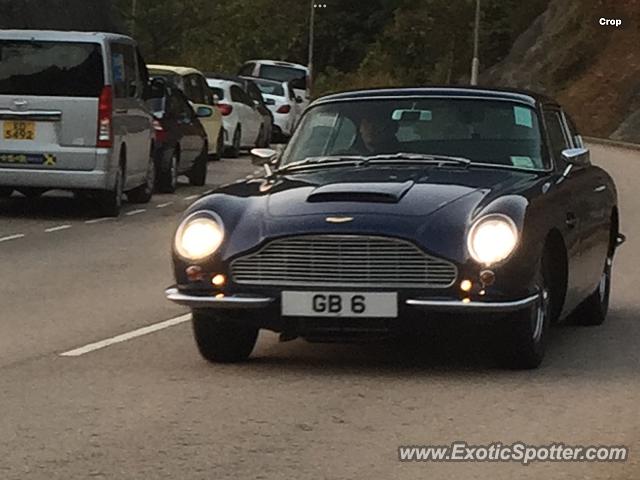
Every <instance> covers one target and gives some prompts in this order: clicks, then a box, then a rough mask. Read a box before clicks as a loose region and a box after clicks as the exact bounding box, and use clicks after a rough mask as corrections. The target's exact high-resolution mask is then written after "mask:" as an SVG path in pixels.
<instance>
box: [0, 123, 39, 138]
mask: <svg viewBox="0 0 640 480" xmlns="http://www.w3.org/2000/svg"><path fill="white" fill-rule="evenodd" d="M3 130H4V139H5V140H34V139H35V138H36V122H22V121H8V122H4V129H3Z"/></svg>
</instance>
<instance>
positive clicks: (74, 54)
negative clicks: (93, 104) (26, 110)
mask: <svg viewBox="0 0 640 480" xmlns="http://www.w3.org/2000/svg"><path fill="white" fill-rule="evenodd" d="M103 86H104V68H103V61H102V49H101V47H100V45H99V44H97V43H86V42H82V43H80V42H77V43H76V42H43V41H30V40H0V95H39V96H52V97H99V96H100V92H101V90H102V87H103Z"/></svg>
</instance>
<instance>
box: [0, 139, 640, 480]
mask: <svg viewBox="0 0 640 480" xmlns="http://www.w3.org/2000/svg"><path fill="white" fill-rule="evenodd" d="M593 157H594V160H595V161H596V162H597V163H600V164H602V165H604V166H605V167H606V168H607V169H609V170H610V171H611V172H612V174H613V175H614V176H615V178H616V181H617V183H618V187H619V191H620V198H621V222H622V230H623V232H624V233H626V234H627V236H628V242H627V244H625V246H624V248H623V249H622V250H621V251H620V254H619V256H618V257H617V258H616V263H615V276H614V285H613V294H612V302H611V311H610V315H609V319H608V321H607V323H606V324H605V325H604V326H602V327H594V328H585V327H575V326H562V327H558V328H555V329H553V331H552V335H551V341H550V347H549V351H548V356H547V358H546V360H545V362H544V364H543V366H542V368H540V369H539V370H535V371H526V372H514V371H504V370H500V369H497V368H495V366H493V365H492V363H491V360H490V357H489V356H488V355H487V354H486V352H485V349H484V348H483V347H482V345H481V343H482V342H476V341H475V340H474V339H475V338H476V336H475V334H474V333H472V332H462V334H461V335H460V336H459V338H458V336H456V338H452V337H446V335H447V334H446V333H444V334H443V335H445V338H438V336H436V337H435V338H432V339H429V338H427V339H425V340H424V344H423V345H422V347H421V348H420V349H415V348H414V349H409V350H407V351H402V352H398V351H395V350H394V349H393V348H390V347H389V346H388V345H387V346H383V345H370V346H353V345H310V344H307V343H305V342H303V341H294V342H291V343H284V344H281V343H278V342H277V338H276V336H275V335H273V334H268V333H262V334H261V337H260V340H259V343H258V347H257V349H256V350H255V351H254V355H253V357H252V360H251V361H250V362H248V363H246V364H243V365H223V366H212V365H209V364H207V363H206V362H204V360H202V359H201V358H200V357H199V355H198V354H197V352H196V349H195V346H194V342H193V340H192V337H191V331H190V324H189V322H188V316H185V313H186V310H185V309H184V308H181V307H177V306H175V305H172V304H170V303H168V302H167V301H165V299H164V296H163V289H164V287H165V286H168V285H170V284H171V282H172V278H171V269H170V261H169V247H170V242H171V238H172V234H173V230H174V228H175V224H176V219H177V217H178V215H179V213H180V212H181V211H182V210H183V209H184V208H185V207H186V206H187V205H188V204H189V202H190V201H191V200H193V196H194V195H198V194H200V193H201V192H202V191H204V190H205V189H203V188H193V187H188V186H186V185H185V186H182V187H181V188H179V190H178V192H177V194H175V195H158V196H156V197H155V198H154V200H153V201H152V203H151V204H149V205H145V206H142V207H137V206H132V205H129V206H127V208H126V213H125V214H124V215H123V216H122V218H120V219H118V220H104V219H99V218H96V217H95V214H94V213H93V212H92V211H91V209H90V208H87V207H86V206H85V205H81V204H79V203H78V202H76V201H74V200H73V199H71V198H70V197H59V196H58V197H44V198H42V199H39V200H36V201H27V200H25V199H23V198H19V197H17V196H16V197H15V198H12V199H10V200H8V201H0V272H1V274H0V299H1V304H0V432H1V433H0V479H2V480H12V479H47V480H50V479H64V480H69V479H76V478H78V479H87V478H109V479H118V480H130V479H145V480H146V479H165V478H166V479H181V480H183V479H185V480H186V479H216V480H221V479H233V480H240V479H243V480H244V479H278V480H281V479H288V478H295V479H297V480H303V479H309V480H311V479H313V480H317V479H324V478H327V479H340V480H343V479H420V480H423V479H435V478H452V479H461V478H464V479H476V478H477V479H492V480H496V479H510V480H511V479H514V478H518V479H521V478H522V479H536V480H538V479H541V478H547V479H554V480H555V479H586V478H589V479H605V478H606V479H616V480H627V479H628V480H632V479H633V480H635V479H638V478H640V457H639V456H638V455H640V454H639V453H638V452H640V416H639V415H638V413H639V412H640V376H639V375H638V373H639V367H640V348H638V346H639V345H640V322H639V321H638V312H639V310H640V307H639V304H638V299H637V298H638V293H637V290H636V288H637V286H638V285H640V268H639V267H640V260H638V258H639V257H638V255H637V252H638V250H639V249H640V189H639V188H638V186H637V182H638V179H640V152H638V151H633V150H622V149H617V148H613V147H594V148H593ZM209 168H210V177H209V181H210V183H212V184H219V183H224V182H228V181H231V180H232V179H234V178H240V177H243V176H245V175H247V174H249V173H250V172H252V171H253V170H254V167H252V166H251V165H250V163H249V161H248V160H247V158H246V157H245V158H241V159H237V160H223V161H222V162H219V163H212V164H210V167H209ZM167 320H169V321H170V322H169V323H161V322H165V321H167ZM148 326H153V327H151V328H150V329H146V330H139V329H141V328H143V327H148ZM96 342H99V343H98V344H97V345H93V344H95V343H96ZM100 342H101V343H100ZM98 347H101V348H98ZM78 349H79V350H78ZM65 353H66V354H67V355H69V354H70V355H72V356H63V355H61V354H65ZM457 440H463V441H466V442H468V443H469V444H489V443H492V442H497V441H499V442H501V443H503V444H508V443H512V442H516V441H522V442H526V443H529V444H536V445H538V444H540V445H544V444H550V443H552V442H563V443H565V444H572V445H592V444H604V445H626V446H629V447H630V448H631V456H630V459H629V461H627V462H626V463H619V464H611V463H608V464H602V463H601V464H578V463H560V464H558V463H556V464H534V465H530V466H526V467H525V466H521V465H519V464H513V463H509V464H506V463H502V464H496V463H473V464H472V463H455V464H454V463H448V464H444V463H401V462H399V461H398V451H397V448H398V446H399V445H445V444H449V443H451V442H454V441H457Z"/></svg>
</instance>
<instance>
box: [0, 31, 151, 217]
mask: <svg viewBox="0 0 640 480" xmlns="http://www.w3.org/2000/svg"><path fill="white" fill-rule="evenodd" d="M0 60H1V63H0V123H1V124H2V143H1V144H0V195H1V196H4V197H6V196H9V195H11V193H12V192H13V191H14V190H18V191H21V192H23V193H25V194H26V195H29V196H36V195H40V194H42V193H44V192H46V191H47V190H50V189H64V190H72V191H77V192H90V193H92V194H95V195H96V196H97V197H98V200H99V203H100V205H101V208H102V210H103V212H104V214H105V215H112V216H116V215H118V214H119V212H120V208H121V205H122V196H123V192H126V193H127V196H128V198H129V200H130V201H132V202H141V203H145V202H148V201H149V200H150V199H151V195H152V192H153V184H154V177H155V171H154V162H153V158H152V155H151V152H152V143H153V128H152V124H151V122H152V116H151V112H150V111H149V110H148V109H147V107H146V105H145V102H144V100H145V98H146V95H147V92H148V88H147V87H148V73H147V69H146V67H145V64H144V61H143V60H142V57H141V56H140V54H139V52H138V49H137V46H136V43H135V41H134V40H132V39H131V38H129V37H126V36H123V35H114V34H109V33H79V32H58V31H42V30H0Z"/></svg>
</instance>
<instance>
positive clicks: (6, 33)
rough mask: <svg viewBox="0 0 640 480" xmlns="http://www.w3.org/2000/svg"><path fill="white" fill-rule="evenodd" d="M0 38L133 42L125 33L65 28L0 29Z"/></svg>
mask: <svg viewBox="0 0 640 480" xmlns="http://www.w3.org/2000/svg"><path fill="white" fill-rule="evenodd" d="M0 38H2V39H13V40H42V41H45V40H55V41H66V42H91V41H93V42H101V41H109V40H120V41H126V42H133V41H134V40H133V39H132V38H131V37H128V36H127V35H121V34H118V33H109V32H77V31H67V30H0Z"/></svg>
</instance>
